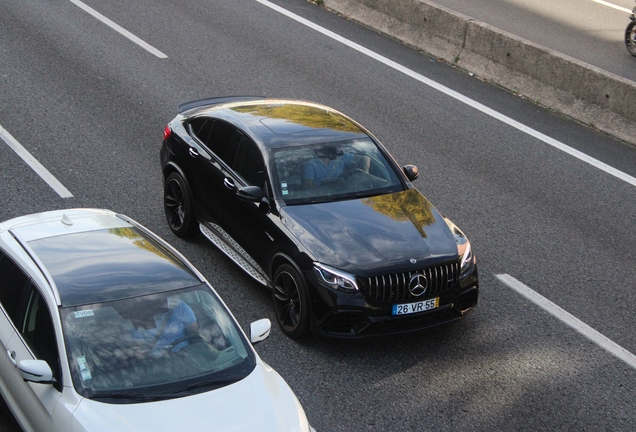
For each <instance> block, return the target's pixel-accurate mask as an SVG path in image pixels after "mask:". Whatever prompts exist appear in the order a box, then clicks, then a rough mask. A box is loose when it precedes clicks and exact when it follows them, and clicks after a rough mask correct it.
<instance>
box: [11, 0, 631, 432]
mask: <svg viewBox="0 0 636 432" xmlns="http://www.w3.org/2000/svg"><path fill="white" fill-rule="evenodd" d="M85 3H86V4H88V5H89V6H91V7H92V8H94V9H96V10H98V11H99V12H100V13H101V14H102V15H104V16H105V17H108V18H109V19H110V20H112V21H113V22H114V23H117V24H118V25H119V26H121V27H123V28H125V29H126V30H128V31H129V32H131V33H133V34H134V35H135V36H137V37H139V38H141V39H142V40H143V41H145V42H146V43H148V44H150V45H151V46H152V47H154V48H156V49H157V50H159V51H160V52H161V53H163V54H165V55H166V56H167V58H160V57H157V56H156V55H155V54H153V53H151V52H149V51H147V50H146V49H144V48H142V47H140V46H139V45H137V44H135V43H134V42H132V41H131V40H130V39H128V38H126V37H124V36H122V35H121V34H120V33H118V32H116V31H115V30H113V29H112V28H111V27H109V26H107V25H105V24H103V23H102V22H101V21H98V20H97V19H96V18H95V17H94V16H92V15H90V14H88V13H87V12H86V11H85V10H83V9H80V8H79V7H78V6H77V5H76V3H74V2H71V1H47V0H44V1H41V2H31V1H28V0H12V1H11V2H1V3H0V53H1V55H2V61H0V126H2V128H4V129H5V130H6V131H7V132H8V133H10V134H11V135H12V136H13V137H14V138H15V140H16V141H17V142H19V143H20V144H21V145H22V146H24V148H25V149H26V150H28V151H29V152H30V154H31V155H33V157H35V158H36V159H37V160H38V161H39V162H40V163H41V164H42V165H44V167H45V168H46V169H47V170H48V171H49V172H50V173H51V174H52V175H53V176H54V177H55V178H56V179H57V180H59V181H60V182H61V183H62V184H63V185H64V186H65V187H66V188H67V189H68V190H69V191H70V192H71V193H72V195H73V197H72V198H61V197H60V196H59V195H58V194H57V193H56V192H55V191H54V190H53V189H52V188H51V187H50V186H49V185H48V184H47V183H46V182H45V181H43V180H42V179H41V178H40V177H39V176H38V175H37V174H36V173H35V172H34V171H33V170H32V169H31V168H30V167H29V166H28V165H27V164H26V163H25V162H23V160H22V159H20V158H19V157H18V156H17V154H16V153H15V152H14V151H13V150H12V149H10V148H9V146H7V145H5V143H3V142H2V141H0V180H1V182H2V188H1V189H0V202H2V204H3V205H2V206H1V207H0V220H5V219H8V218H11V217H14V216H18V215H22V214H26V213H33V212H38V211H45V210H51V209H57V208H71V207H99V208H109V209H112V210H115V211H118V212H121V213H124V214H127V215H129V216H131V217H132V218H134V219H136V220H138V221H139V222H141V223H143V224H144V225H146V226H147V227H149V228H150V229H152V230H153V231H155V232H156V233H158V234H159V235H161V236H162V237H164V238H166V239H167V240H168V241H170V242H171V243H172V244H174V245H175V246H176V247H177V248H178V249H179V250H180V251H182V252H183V253H184V254H185V255H186V256H187V257H188V258H189V259H190V260H191V261H192V262H193V263H194V265H195V266H197V267H198V268H199V269H200V270H201V272H202V273H203V274H204V275H205V276H206V277H207V278H208V279H209V280H210V282H211V283H212V284H213V286H215V288H216V289H217V291H218V292H219V293H220V294H221V296H222V297H223V298H224V300H225V301H226V302H227V303H228V305H229V306H230V308H231V309H232V311H233V312H234V313H235V315H236V317H237V318H238V320H239V322H240V323H241V324H242V326H243V327H244V328H247V327H248V325H249V323H250V322H251V321H254V320H256V319H259V318H262V317H268V318H270V319H272V320H273V319H274V318H273V313H272V308H271V299H270V294H269V293H268V292H267V290H266V289H264V288H263V287H260V286H259V285H257V284H256V283H255V282H253V281H252V280H251V279H250V278H249V277H248V276H246V275H245V274H243V273H242V272H241V270H239V269H238V268H237V267H236V266H235V265H233V264H232V263H231V262H230V261H229V260H228V259H227V258H225V256H224V255H222V254H221V253H220V252H219V251H217V250H216V249H215V248H214V247H213V246H212V245H211V244H209V243H207V242H206V241H204V240H203V239H202V238H197V239H195V240H193V241H188V242H186V241H182V240H180V239H177V238H176V237H174V236H172V235H171V233H170V231H169V229H168V227H167V225H166V223H165V221H164V217H163V210H162V186H161V174H160V171H159V146H160V142H161V137H162V131H163V128H164V126H165V124H166V123H167V122H168V121H169V120H170V119H171V118H172V117H173V116H174V115H175V114H176V109H177V106H178V104H179V103H181V102H184V101H187V100H192V99H198V98H203V97H209V96H221V95H231V94H261V95H267V96H279V97H293V98H304V99H309V100H315V101H318V102H322V103H325V104H327V105H331V106H333V107H335V108H337V109H340V110H342V111H343V112H345V113H347V114H349V115H351V116H352V117H353V118H355V119H356V120H358V121H360V122H361V123H363V124H364V125H366V126H368V127H369V128H370V129H371V130H372V131H373V132H374V133H375V134H376V136H377V137H378V138H379V139H380V140H381V141H382V142H383V143H384V144H385V145H386V146H387V147H388V148H389V149H390V151H391V152H392V153H393V155H394V156H395V158H396V159H397V161H398V162H399V163H400V164H406V163H415V164H416V165H418V166H419V168H420V173H421V175H420V179H418V180H417V181H416V183H415V184H416V186H417V187H418V188H419V189H420V190H421V191H422V192H423V193H424V194H425V195H426V196H427V197H428V198H429V199H430V200H431V201H432V202H433V203H434V204H435V205H436V206H437V208H438V209H439V210H440V211H441V212H442V213H444V214H445V215H446V216H448V217H450V218H451V219H452V220H453V221H454V222H456V223H457V224H458V225H459V226H460V227H461V228H462V229H463V230H464V231H465V232H466V234H467V235H468V236H469V237H470V238H471V240H472V243H473V247H474V249H475V252H476V254H477V258H478V264H479V268H480V276H481V297H480V304H479V306H478V308H477V310H476V311H475V313H474V314H472V315H471V316H469V317H468V318H467V319H466V320H464V321H462V322H460V323H457V324H453V325H449V326H445V327H441V328H438V329H435V330H433V331H430V332H427V333H421V334H415V335H405V336H400V337H392V338H384V339H376V340H366V341H358V342H351V341H333V340H320V339H309V340H305V341H301V342H296V341H292V340H290V339H288V338H286V337H284V336H283V335H282V333H281V332H280V331H279V330H278V328H276V327H273V330H272V335H271V336H270V338H269V339H268V340H267V341H265V342H263V343H261V344H259V345H258V346H257V350H258V352H259V353H260V355H261V356H262V357H263V359H264V360H265V361H267V362H268V363H269V364H271V365H272V366H273V367H274V368H275V369H276V370H277V371H278V372H279V373H280V374H281V375H282V376H283V377H284V378H285V379H286V380H287V381H288V382H289V384H290V385H291V387H292V388H293V389H294V391H295V392H296V394H297V395H298V397H299V399H300V401H301V403H302V404H303V406H304V408H305V410H306V412H307V415H308V417H309V419H310V421H311V423H312V425H313V426H314V427H315V428H316V429H317V430H318V431H410V430H413V431H420V430H435V431H465V430H466V431H468V430H470V431H476V430H477V431H479V430H483V431H486V430H489V431H490V430H506V431H508V430H529V431H530V430H531V431H537V430H576V431H585V430H590V431H597V430H613V431H617V430H624V431H629V430H636V414H635V413H636V410H635V409H634V408H635V407H634V400H635V399H636V394H635V393H636V390H635V389H636V370H635V368H636V362H634V361H633V359H634V356H633V354H631V353H636V332H634V331H633V329H634V328H636V318H635V316H634V313H633V310H634V307H635V306H636V292H635V290H634V288H635V284H634V277H633V269H632V267H633V263H634V256H636V243H635V242H634V227H635V226H636V184H634V183H630V182H631V181H632V180H633V179H634V178H635V177H636V148H634V147H630V146H628V145H625V144H623V143H621V142H618V141H615V140H613V139H612V138H611V137H608V136H605V135H603V134H599V133H597V132H595V131H593V130H590V129H588V128H586V127H584V126H582V125H579V124H577V123H574V122H571V121H569V120H568V119H565V118H563V117H560V116H558V115H555V114H554V113H551V112H548V111H546V110H543V109H540V108H539V107H537V106H535V105H533V104H531V103H530V102H529V101H526V100H523V99H520V98H517V97H515V96H513V95H510V94H508V93H506V92H504V91H502V90H501V89H499V88H496V87H493V86H491V85H489V84H487V83H484V82H481V81H479V80H477V79H475V78H473V77H470V76H469V75H467V74H464V73H462V72H461V71H458V70H455V69H453V68H452V67H450V66H449V65H446V64H443V63H439V62H437V61H435V60H434V59H432V58H429V57H427V56H424V55H422V54H421V53H418V52H415V51H413V50H410V49H408V48H406V47H404V46H401V45H400V44H398V43H396V42H395V41H393V40H391V39H387V38H384V37H382V36H381V35H379V34H377V33H374V32H372V31H370V30H368V29H365V28H362V27H360V26H358V25H356V24H355V23H352V22H350V21H347V20H345V19H342V18H341V17H338V16H337V15H334V14H331V13H329V12H327V11H325V10H324V9H322V8H319V7H316V6H314V5H312V4H310V3H308V2H306V1H304V0H276V1H275V3H276V4H278V5H280V6H282V7H284V8H285V9H286V10H289V11H291V12H294V13H296V14H298V15H300V16H302V17H303V18H305V19H306V20H308V21H309V22H311V23H315V24H316V25H319V26H322V27H324V28H327V29H329V30H331V31H333V32H335V33H337V34H338V35H340V36H342V37H343V38H346V39H347V40H350V41H353V42H355V43H358V44H360V45H362V46H364V47H366V48H367V49H369V50H371V51H372V52H374V53H377V54H378V55H381V56H384V57H386V58H389V59H391V60H392V61H394V62H395V63H396V64H399V65H401V66H402V67H405V68H408V69H409V70H410V71H412V72H413V73H412V74H410V75H406V74H404V73H403V72H401V71H398V70H396V69H394V68H391V67H389V66H387V65H386V64H384V63H381V62H380V61H378V60H382V59H381V58H379V57H377V56H376V57H375V58H373V57H369V56H368V55H365V54H362V53H360V52H359V51H356V50H354V49H353V48H351V47H350V46H347V45H345V44H343V43H341V42H338V41H335V40H334V39H332V38H329V37H327V36H326V35H324V34H323V33H319V32H317V31H316V30H315V29H312V28H310V27H307V26H306V25H304V24H301V23H299V22H298V21H295V20H293V19H291V18H290V17H288V16H286V15H283V14H282V13H280V12H278V11H275V10H273V9H271V8H270V7H268V6H267V5H266V4H264V2H260V1H256V0H216V1H214V2H206V1H201V0H188V1H183V0H170V1H169V0H153V1H144V0H140V1H136V2H131V1H125V0H118V1H117V0H100V1H97V0H90V1H89V0H87V1H86V2H85ZM418 77H426V78H427V79H430V80H432V82H430V83H429V84H431V85H432V86H431V85H427V84H425V83H423V82H422V80H418V79H415V78H418ZM439 85H443V86H445V87H443V88H442V87H439ZM446 88H448V89H452V90H453V91H455V92H457V94H460V95H463V96H464V97H466V98H468V99H469V100H466V99H461V98H459V99H458V98H455V97H451V96H449V95H448V93H447V92H446V93H445V92H443V91H440V90H444V89H446ZM471 101H476V102H478V103H479V104H483V105H484V106H487V107H489V108H490V109H492V110H493V111H492V112H489V113H486V112H484V110H479V109H478V108H480V106H481V105H477V104H475V103H472V102H471ZM503 116H506V117H503ZM508 118H510V119H514V120H515V121H517V122H519V123H520V124H521V125H523V127H513V126H511V122H510V121H508V120H507V119H508ZM532 131H538V132H541V133H542V134H545V136H546V137H549V138H550V139H552V140H556V141H551V140H550V139H546V138H543V139H539V138H537V136H538V135H536V134H534V135H531V134H530V133H533V132H532ZM546 141H548V142H550V143H551V144H553V145H550V144H548V143H546ZM559 143H561V144H563V145H565V146H567V148H566V150H567V149H569V148H571V149H575V150H578V151H580V152H582V153H583V154H584V155H585V156H582V158H583V159H586V161H583V160H581V158H576V157H574V156H572V155H571V154H570V153H566V152H564V151H562V150H559V149H557V148H555V147H554V145H555V144H556V145H558V144H559ZM592 158H593V159H594V160H592ZM595 161H600V162H602V163H604V164H606V165H599V164H596V163H595ZM590 162H591V163H592V164H590ZM599 166H601V167H604V166H605V167H610V168H612V169H613V170H614V171H612V173H608V172H607V170H606V171H603V170H601V169H599ZM610 171H611V170H610ZM630 179H631V180H630ZM502 275H509V276H510V277H512V278H514V279H510V278H506V277H504V276H502ZM502 279H503V281H502ZM504 281H506V282H507V283H504ZM519 284H522V287H527V288H529V289H531V290H532V292H535V293H538V294H540V295H541V296H544V298H545V299H546V301H548V302H550V303H545V302H544V307H540V306H539V305H537V304H536V303H534V302H533V301H531V300H528V299H526V298H525V297H522V296H521V295H520V294H519V293H518V292H517V291H516V290H515V289H514V287H517V288H518V287H519ZM550 305H555V306H558V308H559V309H556V310H552V309H550ZM546 308H547V309H548V310H551V311H552V312H549V311H548V310H546ZM563 312H567V313H568V314H570V315H564V314H563ZM571 318H576V319H575V320H572V319H571ZM563 320H566V321H567V320H569V322H570V323H571V324H572V326H574V327H575V328H576V329H579V330H581V329H584V330H586V331H587V334H588V335H589V336H590V337H592V338H593V339H595V340H596V342H593V341H591V340H590V339H588V338H586V337H584V336H583V335H582V334H581V333H580V332H579V331H577V330H576V329H575V328H572V327H570V326H569V325H567V324H566V323H565V322H564V321H563ZM585 326H588V327H585ZM596 332H598V333H596ZM599 334H601V335H603V336H604V337H606V338H607V339H602V338H601V337H599V336H598V335H599ZM608 341H609V342H608ZM599 343H600V344H601V345H603V347H601V346H600V345H599ZM621 350H622V351H621ZM625 352H626V353H627V354H625ZM621 353H622V354H623V357H622V359H621V358H619V357H617V356H616V355H617V354H618V355H620V354H621ZM630 356H631V357H630ZM248 409H249V407H246V415H248V414H249V413H248ZM6 412H7V411H6V408H5V407H4V406H2V405H0V431H3V432H5V431H16V430H18V428H17V426H16V425H15V423H14V422H13V421H12V419H11V418H10V416H8V415H6ZM202 414H203V415H205V413H202ZM175 415H178V413H175ZM213 421H214V419H210V422H211V423H213Z"/></svg>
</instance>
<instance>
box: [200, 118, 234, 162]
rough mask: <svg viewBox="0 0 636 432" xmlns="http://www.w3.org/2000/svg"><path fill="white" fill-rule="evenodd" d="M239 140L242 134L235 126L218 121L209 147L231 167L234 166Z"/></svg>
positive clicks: (209, 141)
mask: <svg viewBox="0 0 636 432" xmlns="http://www.w3.org/2000/svg"><path fill="white" fill-rule="evenodd" d="M239 138H240V133H239V131H237V130H236V128H235V127H234V126H231V125H229V124H227V123H225V122H223V121H220V120H216V121H215V122H214V127H213V128H212V133H211V134H210V139H209V140H208V142H207V145H208V147H210V150H212V151H213V152H214V153H215V154H216V155H217V156H218V157H220V158H221V160H222V161H223V162H225V163H226V164H227V165H228V166H230V167H231V166H232V165H233V164H234V157H235V156H236V149H237V148H238V140H239Z"/></svg>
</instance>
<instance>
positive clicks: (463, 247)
mask: <svg viewBox="0 0 636 432" xmlns="http://www.w3.org/2000/svg"><path fill="white" fill-rule="evenodd" d="M446 223H447V224H448V226H449V228H450V229H451V231H452V232H453V236H454V237H455V242H456V243H457V253H458V254H459V256H460V258H461V261H460V266H459V267H460V268H459V279H460V280H463V279H466V277H468V275H469V274H470V273H471V272H472V271H473V269H474V268H475V257H474V256H473V251H472V248H471V247H470V241H468V238H466V235H465V234H464V233H463V232H462V230H460V229H459V228H458V227H457V225H455V224H454V223H453V222H451V221H450V220H448V219H446Z"/></svg>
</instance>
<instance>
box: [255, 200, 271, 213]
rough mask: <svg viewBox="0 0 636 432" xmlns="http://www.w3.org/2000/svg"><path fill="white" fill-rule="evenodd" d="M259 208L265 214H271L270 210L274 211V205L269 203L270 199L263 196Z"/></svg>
mask: <svg viewBox="0 0 636 432" xmlns="http://www.w3.org/2000/svg"><path fill="white" fill-rule="evenodd" d="M258 209H259V210H260V211H261V213H263V214H265V215H267V214H269V212H271V211H272V207H271V206H270V205H269V200H268V199H267V198H265V197H263V199H262V200H261V202H260V203H259V204H258Z"/></svg>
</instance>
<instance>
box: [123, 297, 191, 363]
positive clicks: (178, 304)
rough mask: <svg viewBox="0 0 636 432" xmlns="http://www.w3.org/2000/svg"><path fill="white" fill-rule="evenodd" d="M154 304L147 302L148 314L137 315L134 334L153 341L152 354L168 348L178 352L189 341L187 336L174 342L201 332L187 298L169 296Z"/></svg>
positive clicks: (141, 338)
mask: <svg viewBox="0 0 636 432" xmlns="http://www.w3.org/2000/svg"><path fill="white" fill-rule="evenodd" d="M164 301H165V300H162V301H161V302H160V303H155V304H154V305H147V304H144V305H143V306H144V309H145V314H144V315H143V316H141V317H138V318H135V319H133V320H132V321H133V325H134V327H135V328H134V329H133V332H132V337H133V339H135V340H143V341H146V342H148V343H150V344H152V348H151V350H150V352H149V354H150V355H151V356H153V357H160V356H161V355H162V354H164V353H165V352H166V351H165V350H169V351H171V352H177V351H179V350H180V349H181V348H183V347H185V346H186V345H188V341H187V340H183V341H182V342H179V343H178V344H176V345H173V344H174V343H175V342H176V341H179V339H183V338H185V337H186V336H189V335H196V334H198V332H199V328H198V324H197V319H196V317H195V315H194V312H193V311H192V309H191V308H190V306H188V305H187V304H186V303H185V302H184V301H182V300H174V299H170V298H168V300H167V303H166V304H164V303H163V302H164Z"/></svg>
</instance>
